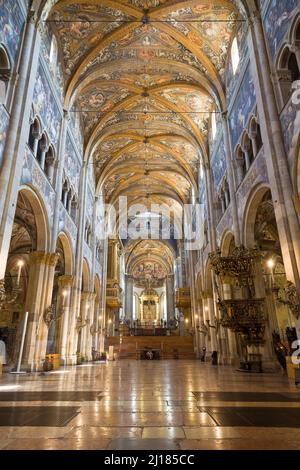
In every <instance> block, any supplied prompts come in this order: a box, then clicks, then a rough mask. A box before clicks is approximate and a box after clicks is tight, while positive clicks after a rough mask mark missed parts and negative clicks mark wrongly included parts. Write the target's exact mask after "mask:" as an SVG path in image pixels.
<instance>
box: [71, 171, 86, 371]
mask: <svg viewBox="0 0 300 470" xmlns="http://www.w3.org/2000/svg"><path fill="white" fill-rule="evenodd" d="M86 192H87V163H86V162H84V164H83V166H82V169H81V175H80V189H79V219H78V220H79V223H78V233H77V244H76V256H75V276H74V277H75V281H74V288H73V296H72V302H71V311H72V317H71V319H70V330H69V341H68V356H69V357H70V358H71V357H72V358H73V359H72V363H76V346H77V335H78V330H77V328H76V318H78V316H79V312H80V296H81V283H82V263H83V242H84V238H83V236H84V227H85V213H86Z"/></svg>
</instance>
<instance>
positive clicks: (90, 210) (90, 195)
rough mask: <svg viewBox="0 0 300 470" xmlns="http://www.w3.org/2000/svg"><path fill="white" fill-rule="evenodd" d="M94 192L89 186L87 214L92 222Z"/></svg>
mask: <svg viewBox="0 0 300 470" xmlns="http://www.w3.org/2000/svg"><path fill="white" fill-rule="evenodd" d="M94 200H95V198H94V193H93V192H92V190H91V188H90V187H89V186H88V190H87V201H86V216H87V218H88V220H89V221H90V222H91V221H92V220H93V211H94Z"/></svg>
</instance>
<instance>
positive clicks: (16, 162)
mask: <svg viewBox="0 0 300 470" xmlns="http://www.w3.org/2000/svg"><path fill="white" fill-rule="evenodd" d="M39 50H40V36H39V34H38V33H37V28H36V18H35V17H34V16H33V15H32V14H30V15H29V16H28V21H27V24H26V26H25V32H24V40H23V46H22V51H21V58H20V65H19V68H18V70H17V77H18V79H17V80H16V85H15V92H14V100H13V104H12V108H11V113H10V116H11V117H10V122H9V128H8V131H7V136H6V143H5V149H4V154H3V165H2V168H1V169H0V279H3V278H4V276H5V269H6V263H7V257H8V251H9V246H10V240H11V233H12V228H13V223H14V216H15V210H16V202H17V198H18V189H19V186H20V180H21V175H22V168H23V159H24V149H25V144H26V139H27V137H28V134H29V127H30V123H29V120H30V111H31V106H32V97H33V91H34V85H35V76H36V73H37V67H38V56H39Z"/></svg>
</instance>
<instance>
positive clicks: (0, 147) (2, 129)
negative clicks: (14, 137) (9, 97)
mask: <svg viewBox="0 0 300 470" xmlns="http://www.w3.org/2000/svg"><path fill="white" fill-rule="evenodd" d="M8 125H9V116H8V114H7V112H6V110H5V108H4V107H3V106H0V169H1V168H2V161H3V153H4V148H5V142H6V136H7V130H8Z"/></svg>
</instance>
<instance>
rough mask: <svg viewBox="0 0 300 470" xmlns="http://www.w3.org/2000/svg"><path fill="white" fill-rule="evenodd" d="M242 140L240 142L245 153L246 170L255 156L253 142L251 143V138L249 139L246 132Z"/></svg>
mask: <svg viewBox="0 0 300 470" xmlns="http://www.w3.org/2000/svg"><path fill="white" fill-rule="evenodd" d="M242 142H243V144H242V146H243V151H244V153H245V162H246V170H247V171H248V170H249V168H250V166H251V164H252V162H253V161H254V158H255V157H254V151H253V144H252V140H251V139H250V137H249V135H248V134H247V133H245V134H244V137H243V139H242Z"/></svg>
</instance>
